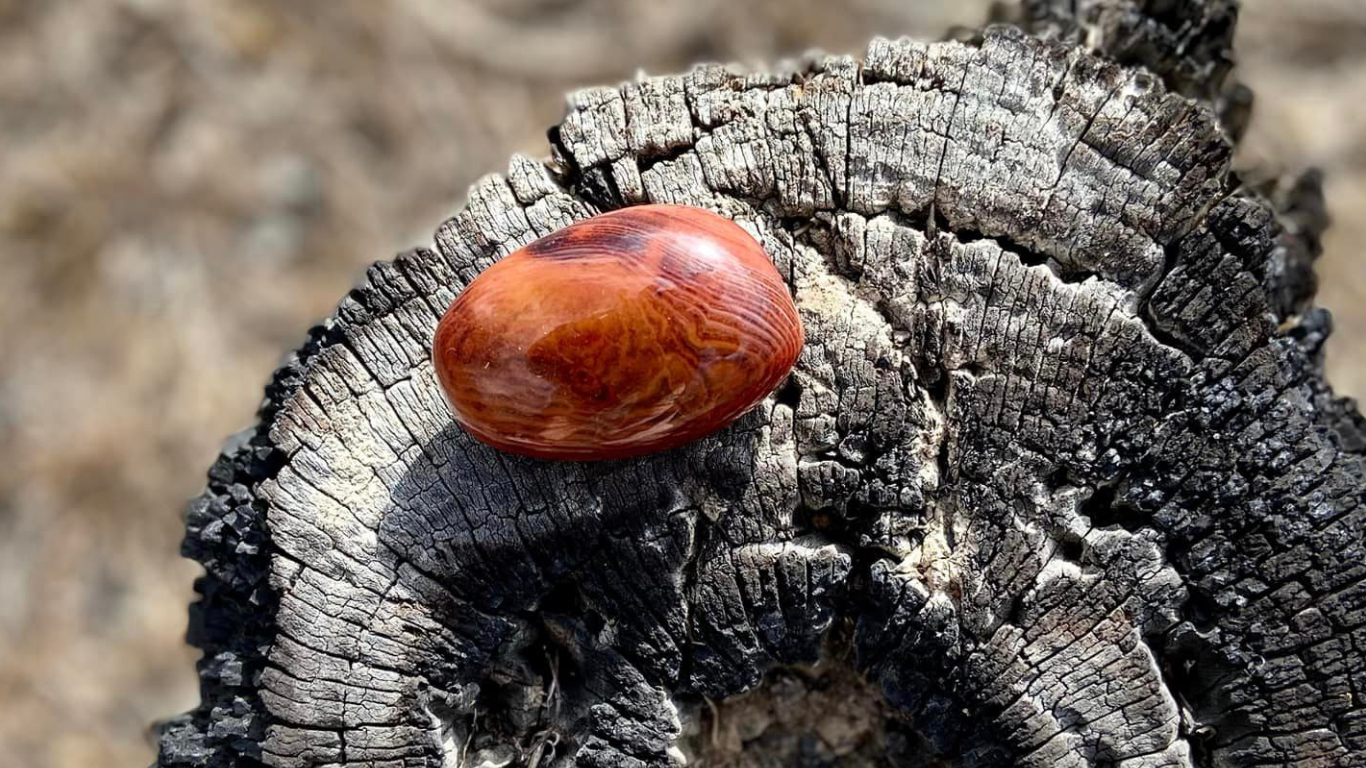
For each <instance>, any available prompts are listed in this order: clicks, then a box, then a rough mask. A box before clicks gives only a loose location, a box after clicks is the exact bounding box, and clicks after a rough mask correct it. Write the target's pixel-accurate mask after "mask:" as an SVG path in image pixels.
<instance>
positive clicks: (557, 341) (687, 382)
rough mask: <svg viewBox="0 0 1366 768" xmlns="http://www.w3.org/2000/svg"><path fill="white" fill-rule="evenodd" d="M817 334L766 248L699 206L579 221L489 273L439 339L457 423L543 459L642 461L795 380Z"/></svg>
mask: <svg viewBox="0 0 1366 768" xmlns="http://www.w3.org/2000/svg"><path fill="white" fill-rule="evenodd" d="M802 343H803V333H802V326H801V321H800V320H799V319H798V318H797V308H796V306H795V305H794V304H793V303H792V297H791V296H790V295H789V294H788V291H787V286H786V285H785V284H784V283H783V279H782V277H781V276H779V274H778V270H776V269H774V268H773V264H772V262H770V261H769V259H768V256H767V255H766V254H765V253H764V250H763V248H762V247H760V245H759V243H757V242H755V240H754V238H752V237H750V236H749V235H748V234H747V233H746V232H745V231H744V230H743V229H741V228H740V227H738V226H736V224H735V223H734V222H732V221H730V220H729V219H725V218H722V217H721V216H718V215H716V214H714V213H710V212H708V211H704V210H700V209H697V208H687V207H684V206H676V205H643V206H638V207H633V208H625V209H622V210H619V211H613V212H611V213H605V214H602V215H600V216H594V217H593V218H591V219H587V220H585V221H580V222H578V223H576V224H571V225H570V226H568V227H565V228H564V229H561V230H559V231H558V232H555V233H553V234H550V235H547V236H545V237H543V238H541V239H540V240H537V241H535V242H533V243H531V244H529V245H527V246H526V247H524V248H522V249H521V250H519V251H517V252H515V253H513V254H511V255H509V256H507V257H506V258H504V259H502V260H501V261H499V262H498V263H496V264H494V265H493V266H491V267H489V268H488V269H486V270H485V271H484V272H483V273H481V274H480V275H479V276H478V277H477V278H475V280H474V281H473V282H471V283H470V284H469V286H468V287H466V288H465V290H464V291H463V292H461V294H460V295H459V296H458V297H456V299H455V301H454V302H452V304H451V306H450V309H448V310H446V314H445V316H444V317H442V318H441V323H440V325H438V326H437V329H436V340H435V342H434V344H433V358H434V360H435V363H436V373H437V377H438V378H439V379H440V380H441V385H442V388H443V389H444V390H445V392H446V399H447V400H448V401H449V402H450V404H451V407H452V409H453V410H454V411H455V417H456V420H457V421H459V422H460V424H461V425H463V426H464V427H465V429H466V430H468V431H469V432H470V434H472V435H474V437H476V438H477V439H479V440H480V441H482V442H484V443H487V444H489V445H491V446H493V447H495V448H498V449H501V450H504V451H508V452H511V453H516V454H521V455H523V456H533V457H537V458H543V459H609V458H625V457H629V456H638V455H641V454H644V453H650V452H653V451H660V450H664V449H666V448H672V447H674V446H677V445H680V444H683V443H686V442H689V441H691V440H695V439H697V438H699V437H702V436H704V435H707V434H709V433H711V432H714V431H716V430H718V429H720V428H721V427H724V426H726V425H727V424H729V423H731V422H732V421H735V420H736V419H737V418H739V417H740V416H741V414H743V413H744V412H745V411H747V410H749V409H750V408H751V407H753V406H754V405H755V404H756V403H758V402H759V401H760V400H762V399H763V398H764V396H765V395H767V394H768V393H769V392H770V391H772V390H773V388H774V387H775V386H777V384H778V383H779V382H781V381H782V380H783V378H784V377H785V376H787V373H788V371H790V370H791V369H792V366H793V364H794V363H796V361H797V356H798V354H800V352H801V348H802Z"/></svg>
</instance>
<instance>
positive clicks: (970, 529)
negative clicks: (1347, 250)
mask: <svg viewBox="0 0 1366 768" xmlns="http://www.w3.org/2000/svg"><path fill="white" fill-rule="evenodd" d="M1077 5H1078V4H1076V3H1070V4H1069V3H1043V2H1040V3H1032V4H1031V11H1032V12H1033V13H1035V17H1034V20H1033V21H1034V23H1035V25H1036V27H1035V29H1036V30H1037V31H1038V32H1039V33H1040V34H1041V35H1043V36H1044V37H1046V38H1048V39H1047V40H1045V39H1040V38H1036V37H1031V36H1028V35H1026V34H1024V33H1022V32H1020V31H1018V30H1016V29H1014V28H1010V27H993V28H990V29H989V30H987V31H986V32H985V33H983V34H982V35H980V36H979V37H977V38H974V39H969V40H967V41H966V42H944V43H920V42H912V41H907V40H900V41H887V40H875V41H874V42H873V43H872V44H871V45H870V47H869V49H868V50H867V52H866V54H865V55H863V56H862V57H859V58H855V57H828V58H812V59H810V60H806V61H802V62H796V63H792V64H790V65H787V66H785V67H781V68H779V69H777V70H774V71H772V72H739V71H734V70H731V69H727V68H724V67H720V66H702V67H699V68H697V69H695V70H694V71H692V72H690V73H688V74H686V75H682V76H675V77H657V78H647V79H643V80H640V81H638V82H634V83H630V84H627V85H624V86H621V87H611V88H598V89H590V90H585V91H580V92H577V93H574V94H572V95H571V96H570V97H569V110H568V114H567V115H566V117H565V119H564V121H563V123H562V124H561V125H560V126H558V127H557V128H556V129H555V130H554V131H552V144H553V159H552V161H551V162H550V163H549V164H543V163H540V162H537V161H534V160H531V159H527V158H522V157H516V158H513V160H512V162H511V165H510V167H509V168H508V170H507V172H506V174H504V175H501V176H491V177H488V178H486V179H484V180H482V181H481V182H480V183H479V184H478V185H477V186H475V187H474V188H473V189H472V190H471V193H470V198H469V202H468V204H467V205H466V207H465V208H464V209H463V210H461V211H460V212H459V213H457V214H456V215H455V216H454V217H453V218H452V219H450V220H449V221H447V222H446V223H445V224H443V225H442V226H441V227H440V229H439V230H438V232H437V234H436V238H435V242H434V243H433V244H432V245H431V246H430V247H426V248H418V249H416V250H413V251H409V252H407V253H404V254H402V255H401V256H399V257H398V258H397V259H395V260H394V261H392V262H384V263H379V264H376V265H375V266H374V267H372V268H371V269H370V271H369V273H368V274H367V276H366V279H365V281H364V282H363V284H362V285H361V286H360V287H358V288H357V289H356V290H354V291H353V292H352V293H351V294H350V295H349V296H348V297H346V298H345V299H344V300H343V301H342V303H341V305H340V307H339V308H338V310H337V312H336V314H335V316H333V317H332V318H330V319H329V320H328V321H326V322H325V323H324V324H323V325H321V326H320V327H318V328H317V329H315V330H314V331H313V332H312V334H311V336H310V338H309V340H308V342H307V343H306V344H305V345H304V346H303V347H302V348H301V349H300V350H299V352H298V353H297V355H296V356H295V357H294V358H293V359H292V360H291V361H290V362H289V364H288V365H286V366H285V367H284V368H283V369H281V371H279V372H278V373H277V375H276V377H275V380H274V381H273V382H272V384H271V385H270V387H269V388H268V389H267V392H266V401H265V404H264V406H263V409H262V414H261V417H262V420H261V423H260V425H259V426H258V427H255V428H253V429H251V430H248V431H247V432H245V433H243V435H241V436H240V437H239V438H237V439H236V440H235V441H233V442H232V443H231V444H230V445H229V446H228V447H227V449H226V450H225V452H224V455H223V458H222V459H221V460H220V461H219V462H218V463H217V464H216V465H215V466H214V468H213V470H211V472H210V480H209V488H208V491H207V492H206V493H205V495H204V496H203V497H202V498H201V499H199V500H198V501H197V502H196V503H195V504H194V505H193V506H192V508H191V510H190V512H189V515H188V528H189V533H188V536H187V539H186V545H185V550H186V552H187V553H188V554H189V555H190V556H192V557H195V558H196V559H198V560H199V561H200V562H202V563H204V565H205V567H206V568H207V576H206V577H205V578H204V579H202V580H201V581H200V583H199V589H200V591H201V593H202V595H203V599H202V601H201V602H200V603H199V604H198V605H197V606H196V607H195V608H194V609H193V616H192V622H191V624H192V633H191V634H192V636H191V640H192V642H194V643H195V644H196V645H198V646H200V647H202V648H203V649H204V650H205V652H206V656H205V659H204V661H203V663H202V664H201V676H202V678H203V695H204V701H203V705H202V707H201V708H200V709H198V710H196V711H194V712H192V713H189V714H188V715H186V716H184V717H182V718H180V719H178V720H176V721H173V722H171V723H168V724H166V725H165V726H164V727H163V730H162V733H161V756H160V759H159V764H160V765H162V766H166V767H167V768H171V767H172V766H190V765H196V766H213V767H219V766H229V765H261V764H264V765H267V766H272V767H274V768H303V767H304V766H362V765H364V766H371V765H373V766H386V767H388V766H393V767H395V768H396V767H398V766H411V767H413V768H417V767H418V766H423V767H425V766H479V765H485V766H496V765H503V764H532V765H556V766H569V765H580V766H642V768H643V767H644V766H667V765H671V764H677V763H678V762H680V761H682V760H684V759H688V760H690V761H691V762H694V763H696V762H697V761H703V764H705V760H706V759H707V755H706V749H705V745H706V744H707V743H708V742H707V739H706V738H705V728H706V723H707V722H709V721H708V720H707V718H709V717H710V715H708V712H709V711H711V709H710V707H711V706H714V704H715V702H716V701H721V700H725V699H727V697H733V696H735V695H737V694H741V693H742V692H745V691H748V690H751V689H754V688H756V686H758V687H762V686H763V685H764V682H763V681H764V680H765V675H766V674H770V675H771V674H773V671H774V670H775V669H781V668H785V667H787V666H789V665H800V664H810V663H813V662H816V661H817V660H818V659H821V658H822V655H823V654H824V655H825V656H827V657H828V656H830V655H831V649H832V648H838V649H842V651H844V652H848V658H847V659H833V658H827V659H826V662H825V663H826V664H827V665H839V664H847V665H849V666H850V667H852V669H854V670H856V671H857V672H858V673H861V674H862V675H864V676H866V678H867V680H869V681H870V683H871V689H870V690H880V691H881V696H883V697H884V701H885V703H883V704H876V703H874V704H872V705H871V706H874V707H875V708H876V707H881V708H882V709H881V711H882V712H883V715H884V716H885V717H886V723H885V725H883V726H879V727H881V728H883V729H885V731H886V733H891V734H893V735H894V738H893V737H892V736H886V735H885V734H884V737H879V738H882V740H881V741H878V742H876V744H875V745H874V746H873V747H872V748H870V749H868V750H864V751H861V752H859V753H857V754H852V753H846V754H840V753H838V750H835V749H834V748H833V747H832V746H831V745H830V744H829V743H828V740H827V742H825V743H818V742H819V740H816V741H812V740H806V741H802V740H800V739H799V740H796V741H795V742H794V743H800V744H801V745H803V746H800V748H799V750H798V751H799V752H800V755H799V756H800V759H801V760H803V761H805V762H802V763H801V764H803V765H865V764H867V765H873V764H888V765H931V764H933V765H941V764H942V765H964V766H998V765H1021V766H1049V767H1060V766H1124V767H1125V768H1139V767H1145V768H1146V767H1156V766H1190V765H1196V766H1240V767H1242V766H1288V765H1293V766H1346V765H1353V764H1358V765H1360V764H1366V673H1363V666H1366V665H1364V664H1363V655H1366V546H1363V528H1366V521H1364V520H1363V517H1364V516H1366V513H1364V512H1363V509H1366V508H1364V507H1363V504H1362V497H1363V474H1362V470H1363V465H1362V451H1363V448H1366V432H1364V431H1363V422H1362V420H1361V418H1360V416H1359V415H1358V414H1357V412H1356V410H1355V406H1354V405H1353V404H1351V403H1349V402H1344V401H1341V400H1338V399H1335V398H1334V396H1333V395H1332V393H1331V392H1330V391H1329V390H1328V388H1327V386H1326V385H1325V384H1324V382H1323V378H1322V367H1321V362H1322V361H1321V354H1320V350H1321V345H1322V342H1323V339H1324V337H1325V336H1326V335H1327V333H1328V330H1329V328H1328V326H1329V323H1328V320H1327V316H1326V313H1325V312H1323V311H1322V310H1320V309H1317V308H1315V307H1313V305H1312V293H1313V278H1312V271H1311V264H1312V260H1313V258H1314V256H1315V255H1316V254H1317V247H1318V246H1317V238H1318V234H1319V231H1320V230H1321V229H1322V227H1323V220H1322V206H1321V201H1320V200H1319V198H1318V191H1317V185H1316V183H1315V180H1314V179H1313V178H1312V177H1306V178H1305V179H1302V180H1299V181H1298V182H1297V183H1290V182H1287V183H1284V184H1279V185H1267V186H1265V187H1264V188H1260V189H1252V188H1248V187H1246V186H1242V185H1240V182H1239V180H1238V179H1237V178H1236V177H1235V176H1233V175H1231V174H1230V171H1229V165H1230V157H1231V153H1232V146H1231V144H1230V140H1229V139H1228V138H1227V137H1228V136H1229V135H1230V133H1236V132H1237V131H1236V130H1226V129H1229V128H1230V126H1229V123H1228V120H1227V119H1225V118H1221V117H1216V113H1215V112H1214V111H1212V110H1211V109H1210V108H1209V106H1208V104H1206V103H1202V102H1200V101H1194V100H1191V99H1189V98H1187V97H1186V96H1183V95H1180V94H1176V93H1172V92H1170V91H1169V88H1175V89H1177V90H1179V91H1181V92H1183V93H1187V94H1190V95H1193V96H1203V97H1205V98H1215V97H1216V95H1217V94H1220V93H1227V89H1226V88H1225V87H1224V86H1223V85H1221V83H1220V81H1222V79H1223V74H1222V72H1216V71H1215V69H1217V68H1218V67H1217V66H1216V65H1215V64H1211V63H1210V62H1212V61H1215V60H1216V59H1217V58H1218V57H1217V56H1216V55H1215V54H1214V53H1211V51H1215V52H1216V53H1220V54H1221V55H1223V54H1225V53H1226V44H1227V39H1226V38H1225V37H1221V36H1220V35H1223V34H1224V30H1223V29H1222V28H1221V27H1217V26H1216V27H1210V28H1209V29H1212V30H1213V31H1207V32H1200V30H1198V29H1197V30H1195V31H1194V32H1192V31H1191V29H1192V27H1191V26H1190V25H1189V24H1185V21H1183V18H1184V17H1181V16H1180V15H1179V13H1178V14H1176V15H1171V14H1169V15H1166V16H1163V15H1154V16H1151V17H1146V16H1143V13H1145V11H1143V10H1141V9H1140V7H1139V6H1138V5H1130V6H1126V7H1128V8H1129V12H1130V13H1131V14H1134V18H1137V19H1140V20H1142V19H1147V20H1148V22H1150V26H1151V29H1149V32H1151V35H1150V37H1149V38H1145V40H1148V42H1147V43H1145V44H1144V46H1139V47H1138V48H1135V47H1134V45H1133V44H1132V43H1133V40H1134V39H1135V38H1133V37H1132V35H1131V36H1128V37H1123V36H1121V37H1123V41H1121V43H1115V42H1114V40H1113V39H1112V37H1113V36H1111V37H1106V35H1105V34H1101V33H1098V32H1096V27H1094V26H1091V27H1088V26H1087V24H1093V23H1094V20H1090V21H1088V20H1087V19H1084V18H1083V19H1080V20H1079V19H1077V18H1075V17H1072V16H1070V15H1069V13H1070V12H1071V10H1073V9H1075V8H1076V7H1077ZM1081 5H1082V6H1083V7H1089V6H1088V4H1086V3H1082V4H1081ZM1110 5H1111V6H1114V7H1119V6H1123V5H1124V4H1123V3H1119V4H1115V3H1111V4H1110ZM1140 5H1142V4H1140ZM1150 5H1163V4H1157V3H1154V4H1150ZM1165 5H1174V6H1180V7H1183V8H1186V9H1187V10H1190V9H1192V8H1194V9H1197V10H1200V12H1202V13H1206V12H1210V13H1212V12H1213V11H1210V8H1214V9H1215V11H1219V9H1225V10H1226V9H1227V8H1229V7H1230V6H1229V4H1228V3H1200V2H1191V3H1186V4H1184V5H1182V4H1180V3H1167V4H1165ZM1219 12H1222V11H1219ZM1172 13H1175V12H1172ZM1202 18H1203V17H1202ZM1173 20H1174V21H1173ZM1182 24H1185V26H1182ZM1164 25H1165V26H1164ZM1145 29H1148V28H1147V27H1145ZM1164 29H1166V30H1168V31H1171V30H1173V29H1175V30H1178V32H1173V33H1172V34H1170V35H1167V36H1166V37H1164V36H1163V35H1161V34H1159V33H1160V32H1162V31H1163V30H1164ZM1231 29H1232V22H1231V20H1228V29H1227V32H1228V34H1230V35H1231ZM1088 30H1089V31H1088ZM1181 30H1184V31H1181ZM1182 35H1185V37H1183V36H1182ZM1192 35H1194V43H1199V44H1194V43H1193V42H1192V39H1191V36H1192ZM1221 41H1222V42H1221ZM1073 42H1086V43H1088V44H1089V45H1091V46H1092V49H1093V50H1087V49H1084V48H1079V47H1073V46H1072V45H1071V43H1073ZM1124 45H1128V46H1129V47H1128V48H1123V46H1124ZM1164 45H1166V46H1169V47H1166V48H1163V47H1162V46H1164ZM1221 45H1222V46H1225V47H1223V48H1221V47H1220V46H1221ZM1145 46H1146V47H1145ZM1121 49H1122V50H1121ZM1125 50H1127V51H1129V52H1130V53H1132V51H1133V50H1141V51H1142V53H1143V56H1141V57H1138V60H1135V61H1134V63H1136V64H1143V65H1145V66H1148V67H1150V70H1146V71H1145V70H1140V69H1137V68H1126V67H1124V66H1121V65H1119V64H1117V63H1115V62H1114V61H1111V60H1109V59H1107V58H1106V55H1107V53H1113V54H1114V55H1116V56H1119V57H1120V58H1125V60H1126V61H1127V60H1133V59H1134V56H1132V55H1122V54H1123V51H1125ZM1126 56H1127V58H1126ZM1144 57H1146V58H1144ZM1182 57H1185V58H1182ZM1202 57H1203V58H1202ZM1164 62H1166V63H1168V64H1171V66H1167V67H1165V68H1164ZM1206 66H1208V67H1214V68H1215V69H1208V68H1202V67H1206ZM1192 73H1194V74H1192ZM1200 78H1205V80H1203V81H1202V80H1201V79H1200ZM1164 80H1165V81H1166V83H1165V84H1164ZM1197 82H1204V86H1202V87H1204V88H1205V91H1204V92H1203V93H1200V92H1196V91H1197V90H1198V89H1195V88H1194V85H1193V83H1197ZM1219 114H1224V115H1227V113H1219ZM1221 119H1224V123H1223V124H1221V122H1220V121H1221ZM643 202H671V203H684V204H689V205H696V206H703V207H706V208H711V209H714V210H717V211H720V212H722V213H724V214H726V215H728V216H731V217H733V218H734V219H735V220H736V221H738V222H739V223H741V225H742V226H744V227H745V228H746V229H748V230H749V231H750V232H751V233H753V234H754V235H755V236H756V237H757V238H759V239H760V241H761V242H762V243H763V244H764V245H765V247H766V249H767V250H768V252H769V253H770V254H771V255H772V257H773V259H774V261H775V263H776V264H777V265H778V267H779V269H780V271H781V272H782V273H783V274H784V275H785V276H787V277H788V279H789V281H790V285H791V288H792V291H793V293H794V296H795V298H796V301H797V305H798V307H799V309H800V311H801V316H802V319H803V322H804V323H805V325H806V330H807V336H808V339H809V343H808V346H807V348H806V350H805V352H804V353H803V356H802V358H801V361H800V363H799V365H798V368H797V370H796V372H795V374H794V375H793V377H792V379H791V381H790V382H789V383H788V384H787V385H786V386H785V387H783V388H782V389H780V390H779V391H778V392H777V393H775V395H774V396H773V397H771V398H769V399H768V400H767V401H766V402H765V403H764V404H763V405H762V406H761V407H760V408H758V409H757V410H756V411H754V412H752V413H750V414H749V415H747V416H746V417H745V418H743V419H742V420H741V421H740V422H739V423H738V424H736V425H735V426H734V427H732V428H729V429H727V430H725V431H723V432H722V433H720V434H718V435H716V436H715V437H712V438H708V439H706V440H703V441H700V442H698V443H696V444H694V445H692V446H689V447H686V448H684V449H681V450H677V451H673V452H669V453H666V454H663V455H656V456H652V457H648V458H645V459H640V460H634V461H623V462H610V463H599V464H565V463H544V462H536V461H530V460H524V459H519V458H515V457H510V456H505V455H500V454H498V453H496V452H494V451H492V450H490V449H488V448H485V447H483V446H481V445H480V444H478V443H476V442H474V441H472V440H471V439H470V438H468V437H467V436H466V435H465V434H464V433H463V432H462V431H461V430H459V429H458V428H456V427H454V426H453V425H452V423H451V419H450V416H449V413H448V411H447V409H446V407H445V405H444V403H443V401H442V397H441V394H440V391H439V389H438V386H437V384H436V382H435V379H434V377H433V372H432V367H431V364H430V361H429V359H428V345H429V343H430V339H431V335H432V332H433V329H434V327H435V324H436V321H437V319H438V317H439V315H440V313H441V312H442V311H443V310H444V308H445V307H446V305H447V304H448V302H449V301H450V300H451V298H452V297H453V296H454V295H455V293H456V292H457V291H459V290H460V287H461V286H462V285H464V284H465V283H467V282H468V281H469V280H470V279H472V278H473V277H474V276H475V275H476V274H477V273H478V272H479V271H480V270H481V269H483V268H484V267H486V266H488V265H489V264H490V263H492V262H493V261H494V260H496V259H497V258H499V257H500V256H503V255H506V254H507V253H509V252H511V251H512V250H514V249H516V248H517V247H519V246H521V245H523V244H525V243H527V242H528V241H530V240H532V239H534V238H536V237H538V236H540V235H544V234H546V233H548V232H551V231H553V230H555V229H557V228H559V227H561V226H563V225H565V224H566V223H568V222H570V221H573V220H576V219H579V218H583V217H585V216H589V215H592V214H594V213H596V212H598V211H602V210H606V209H609V208H615V207H619V206H622V205H629V204H635V203H643ZM863 704H866V702H864V703H862V704H855V703H851V705H850V706H851V707H855V706H862V705H863ZM836 714H838V713H832V716H833V715H836ZM699 732H701V733H703V737H696V734H697V733H699ZM698 744H702V745H703V747H698ZM764 749H765V748H761V747H756V748H755V750H754V756H752V757H751V762H752V764H756V765H757V764H761V763H760V757H761V756H762V755H763V754H767V753H765V752H764ZM794 749H797V748H794ZM775 754H776V753H775ZM787 757H788V758H791V760H793V761H795V760H796V759H797V756H796V753H793V754H789V755H787ZM509 761H511V763H509ZM936 761H939V762H936ZM785 764H795V762H789V763H785Z"/></svg>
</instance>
